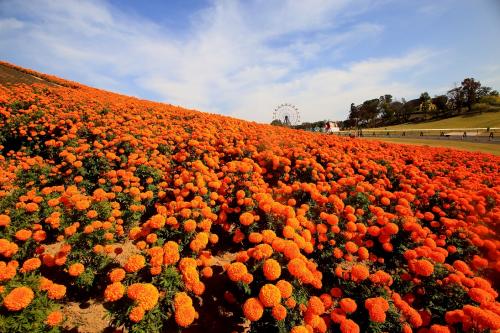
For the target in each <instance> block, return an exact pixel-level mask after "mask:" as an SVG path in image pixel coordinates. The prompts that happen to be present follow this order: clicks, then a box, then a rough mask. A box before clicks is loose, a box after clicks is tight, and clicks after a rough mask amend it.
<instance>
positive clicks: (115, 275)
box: [109, 268, 126, 282]
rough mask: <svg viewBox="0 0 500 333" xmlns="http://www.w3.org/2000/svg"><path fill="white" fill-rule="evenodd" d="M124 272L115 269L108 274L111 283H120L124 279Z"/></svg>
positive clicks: (120, 269)
mask: <svg viewBox="0 0 500 333" xmlns="http://www.w3.org/2000/svg"><path fill="white" fill-rule="evenodd" d="M125 274H126V273H125V270H124V269H122V268H115V269H113V270H112V271H111V272H109V280H110V281H111V282H120V281H121V280H123V279H124V278H125Z"/></svg>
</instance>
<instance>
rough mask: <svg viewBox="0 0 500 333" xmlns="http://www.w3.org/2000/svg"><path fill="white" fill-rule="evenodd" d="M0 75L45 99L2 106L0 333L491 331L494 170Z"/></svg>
mask: <svg viewBox="0 0 500 333" xmlns="http://www.w3.org/2000/svg"><path fill="white" fill-rule="evenodd" d="M3 65H4V66H11V68H14V69H16V70H22V71H25V72H28V73H31V74H33V75H36V76H39V77H42V78H43V79H44V80H47V81H48V82H51V83H53V84H52V85H50V86H49V85H42V84H39V85H37V84H35V85H5V86H0V285H1V286H0V304H1V310H0V331H2V332H7V331H8V332H26V331H29V330H31V331H33V332H46V331H51V332H58V331H60V330H62V329H63V328H71V327H68V320H69V318H68V315H67V312H66V309H67V307H68V304H69V303H75V302H76V303H78V304H84V303H86V302H88V301H89V300H90V301H92V302H98V303H101V304H102V305H103V306H104V308H105V309H106V311H107V312H108V314H109V317H108V319H109V325H111V326H113V327H115V328H120V329H127V330H128V331H130V332H154V331H175V330H182V331H185V332H193V331H199V330H204V331H205V332H215V331H217V332H223V331H224V330H226V331H228V332H230V331H232V330H239V331H251V332H293V333H302V332H304V333H305V332H339V331H340V332H343V333H347V332H433V333H437V332H494V331H495V330H499V329H500V304H499V303H498V302H497V297H498V284H497V285H495V284H494V282H495V281H496V282H497V283H498V281H499V279H498V277H499V272H500V260H499V255H500V252H499V247H500V242H499V240H498V236H497V232H496V231H497V230H498V225H499V222H500V209H499V204H500V194H499V193H500V179H499V177H498V172H499V165H500V158H499V157H495V156H493V155H486V154H479V153H467V152H462V151H456V150H448V149H442V148H429V147H426V148H419V147H413V148H412V150H411V151H409V150H408V148H407V147H405V146H400V145H395V144H385V143H379V142H369V141H359V140H356V139H348V138H337V137H333V136H329V135H321V134H313V133H307V132H303V131H296V130H289V129H286V128H278V127H273V126H268V125H260V124H256V123H249V122H245V121H241V120H237V119H232V118H229V117H223V116H218V115H211V114H206V113H201V112H197V111H192V110H186V109H182V108H180V107H174V106H171V105H167V104H160V103H153V102H148V101H143V100H138V99H135V98H131V97H126V96H122V95H118V94H113V93H109V92H105V91H101V90H97V89H92V88H89V87H85V86H82V85H80V84H77V83H74V82H68V81H64V80H61V79H57V78H54V77H50V76H43V75H42V74H39V73H34V72H30V71H28V70H23V69H19V68H16V67H13V66H12V65H8V64H3ZM221 321H222V322H224V323H225V324H226V323H227V325H224V326H223V327H222V328H220V327H216V325H217V323H218V322H221ZM80 329H81V330H83V331H85V330H86V329H87V330H89V329H91V328H85V327H80Z"/></svg>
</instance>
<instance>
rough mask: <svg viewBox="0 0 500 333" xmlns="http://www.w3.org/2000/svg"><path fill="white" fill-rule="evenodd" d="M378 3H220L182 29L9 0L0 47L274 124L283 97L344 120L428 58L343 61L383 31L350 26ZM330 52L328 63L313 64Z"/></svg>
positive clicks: (67, 71) (127, 88)
mask: <svg viewBox="0 0 500 333" xmlns="http://www.w3.org/2000/svg"><path fill="white" fill-rule="evenodd" d="M372 2H373V1H369V0H366V1H361V2H356V3H354V4H353V3H352V2H351V1H347V0H336V1H326V0H309V1H295V0H288V1H264V0H257V1H253V2H248V1H242V2H236V1H214V2H213V3H211V5H210V6H209V7H208V8H206V9H204V10H202V11H200V12H199V13H197V14H196V15H194V16H193V19H192V21H191V22H190V29H189V31H187V32H186V33H183V34H182V35H176V33H175V31H171V30H166V29H165V28H164V27H161V26H160V25H158V24H155V23H154V22H151V21H149V20H147V19H146V18H144V17H142V18H141V17H138V16H131V15H130V14H125V13H124V12H121V11H119V10H118V9H117V8H112V7H111V6H110V5H109V4H108V3H105V2H101V1H97V0H94V1H85V2H81V1H76V0H75V1H56V0H37V1H23V2H18V1H8V0H7V1H3V2H1V3H0V12H3V13H5V14H6V15H8V17H9V18H7V19H1V20H0V28H2V29H0V50H7V49H10V50H13V52H15V53H16V54H20V53H22V54H23V55H24V56H23V59H25V61H26V63H30V64H37V65H39V66H40V67H39V68H40V69H47V70H49V71H52V72H53V73H56V74H59V75H62V76H64V77H66V78H68V79H73V80H77V79H79V80H82V81H84V82H86V83H88V84H90V85H95V86H98V87H101V88H105V89H111V90H115V91H120V92H124V93H127V94H135V95H141V97H147V95H150V96H156V98H158V99H161V100H163V101H166V102H169V103H172V104H178V105H183V106H185V107H189V108H196V109H200V110H204V111H207V112H218V113H224V114H228V115H232V116H236V117H240V118H244V119H248V120H255V121H260V122H269V121H270V120H271V115H272V110H273V109H274V107H275V106H276V105H277V104H280V103H283V102H290V103H294V104H296V105H297V106H298V107H299V109H300V110H301V112H302V119H303V120H308V121H311V120H320V119H325V118H330V119H344V118H345V117H346V114H347V110H348V108H349V105H350V103H351V102H358V103H359V102H362V101H363V100H364V99H367V98H371V97H377V96H379V95H381V94H385V93H392V94H393V95H395V96H406V95H412V94H413V95H414V94H416V93H417V89H416V88H415V87H412V86H411V85H410V84H408V83H403V82H400V81H398V80H396V79H395V78H396V77H397V76H395V75H397V73H399V72H401V71H405V70H409V69H415V68H417V67H419V66H423V65H424V64H425V63H426V62H428V61H429V57H430V56H429V54H432V53H429V52H428V51H425V50H417V51H411V52H408V53H406V54H402V55H400V56H399V57H393V58H378V59H377V58H376V59H367V60H364V61H358V62H354V63H351V64H348V65H347V66H346V65H342V64H341V63H340V62H338V61H336V60H337V59H338V58H339V57H341V56H342V54H343V52H346V50H349V48H350V47H351V46H353V45H355V44H356V43H362V42H363V41H365V40H367V39H373V38H376V37H377V36H378V35H379V34H380V33H381V32H382V31H383V29H384V27H383V26H381V25H380V24H375V23H371V22H361V23H359V22H358V23H357V24H347V23H349V20H350V18H351V17H352V16H353V15H357V14H359V12H360V8H363V6H364V8H369V7H370V6H374V4H373V3H372ZM5 22H7V23H5ZM346 22H347V23H346ZM6 52H7V51H0V56H2V57H3V56H9V53H6ZM325 57H326V58H328V59H331V61H330V63H329V64H328V65H324V64H322V65H317V64H316V61H317V60H318V59H320V58H321V59H323V58H325ZM21 65H22V64H21Z"/></svg>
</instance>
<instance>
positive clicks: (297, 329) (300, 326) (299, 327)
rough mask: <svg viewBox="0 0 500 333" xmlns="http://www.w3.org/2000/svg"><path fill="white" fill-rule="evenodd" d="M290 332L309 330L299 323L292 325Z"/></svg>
mask: <svg viewBox="0 0 500 333" xmlns="http://www.w3.org/2000/svg"><path fill="white" fill-rule="evenodd" d="M290 333H309V330H308V329H307V328H306V327H305V326H303V325H299V326H294V327H292V330H291V331H290Z"/></svg>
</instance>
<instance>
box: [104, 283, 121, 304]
mask: <svg viewBox="0 0 500 333" xmlns="http://www.w3.org/2000/svg"><path fill="white" fill-rule="evenodd" d="M124 293H125V286H124V285H123V284H122V283H121V282H114V283H112V284H110V285H108V286H107V287H106V289H105V290H104V299H105V300H106V302H114V301H117V300H119V299H121V298H122V297H123V294H124Z"/></svg>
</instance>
